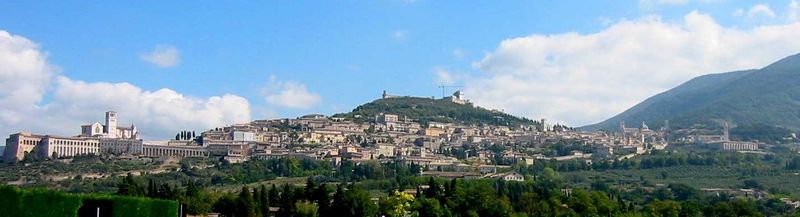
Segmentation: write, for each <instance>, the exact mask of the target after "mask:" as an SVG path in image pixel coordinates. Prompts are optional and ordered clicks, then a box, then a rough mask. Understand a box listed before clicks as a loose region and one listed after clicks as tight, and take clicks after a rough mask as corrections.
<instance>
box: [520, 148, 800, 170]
mask: <svg viewBox="0 0 800 217" xmlns="http://www.w3.org/2000/svg"><path fill="white" fill-rule="evenodd" d="M685 165H690V166H737V165H748V166H751V167H753V166H757V167H762V168H764V169H776V168H777V169H787V170H798V169H800V156H798V155H776V154H768V155H757V154H745V153H738V152H709V153H677V152H670V151H653V153H651V154H650V155H644V156H641V157H637V158H633V159H623V160H608V161H596V162H594V163H589V162H587V161H585V160H569V161H555V160H540V161H536V163H535V164H534V165H533V166H531V167H529V168H528V170H527V171H528V172H529V173H536V172H540V171H542V170H543V169H544V168H553V169H555V170H556V171H559V172H568V171H581V170H601V171H602V170H615V169H652V168H661V167H674V166H685ZM524 171H525V170H523V172H524Z"/></svg>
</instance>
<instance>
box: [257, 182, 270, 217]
mask: <svg viewBox="0 0 800 217" xmlns="http://www.w3.org/2000/svg"><path fill="white" fill-rule="evenodd" d="M259 193H260V194H259V195H258V197H259V201H260V202H261V203H260V204H259V210H261V216H263V217H268V216H269V197H268V196H267V194H268V193H267V186H265V185H261V191H259Z"/></svg>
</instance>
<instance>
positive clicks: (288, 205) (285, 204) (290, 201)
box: [277, 184, 296, 217]
mask: <svg viewBox="0 0 800 217" xmlns="http://www.w3.org/2000/svg"><path fill="white" fill-rule="evenodd" d="M295 202H296V200H295V195H294V190H293V189H292V186H290V185H289V184H284V185H283V191H281V197H280V203H279V205H280V208H279V209H278V215H277V216H278V217H282V216H291V215H292V214H294V213H295V212H294V210H295V205H294V203H295Z"/></svg>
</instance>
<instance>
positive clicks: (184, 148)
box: [3, 92, 758, 180]
mask: <svg viewBox="0 0 800 217" xmlns="http://www.w3.org/2000/svg"><path fill="white" fill-rule="evenodd" d="M382 97H383V98H391V97H396V96H390V95H388V94H386V93H385V92H384V94H383V96H382ZM446 100H450V101H452V102H454V103H468V101H467V100H466V99H463V95H462V93H460V92H456V93H455V94H454V95H453V96H451V97H450V98H447V99H446ZM363 120H365V119H359V120H353V119H349V118H344V117H329V116H325V115H319V114H311V115H305V116H302V117H299V118H293V119H273V120H255V121H251V122H249V123H241V124H234V125H230V126H225V127H222V128H215V129H210V130H206V131H204V132H201V133H200V134H199V135H194V133H193V132H192V133H186V134H184V135H182V136H180V135H179V136H176V138H175V139H172V140H168V141H143V140H142V139H140V137H139V132H138V129H137V128H136V126H135V125H131V126H130V127H119V126H118V124H117V114H116V113H115V112H112V111H109V112H106V114H105V122H104V124H101V123H97V122H96V123H92V124H87V125H83V126H81V133H80V134H79V135H77V136H70V137H63V136H53V135H36V134H31V133H25V132H22V133H16V134H12V135H10V136H9V137H8V139H6V146H7V147H6V148H5V151H4V153H3V160H4V161H20V160H23V159H24V158H26V157H39V158H69V157H73V156H78V155H88V154H94V155H113V156H119V155H126V156H140V157H151V158H161V157H208V158H215V159H220V160H225V161H228V162H232V163H237V162H243V161H246V160H249V159H253V158H259V159H274V158H299V159H309V160H327V161H330V162H331V163H333V164H339V163H341V162H342V161H345V160H347V161H352V162H354V163H363V162H366V161H379V162H387V161H399V162H404V163H407V164H415V165H419V166H421V167H422V168H425V171H424V174H427V175H432V176H460V177H484V176H503V177H502V178H504V179H509V180H519V178H520V177H519V176H517V175H518V174H517V175H514V174H500V173H498V171H497V169H498V168H500V169H503V168H508V167H509V165H512V164H523V165H530V164H533V163H534V161H535V160H536V159H545V160H557V161H562V160H581V161H583V160H585V161H587V162H588V163H591V161H593V160H594V161H596V160H614V159H625V158H630V157H633V156H635V155H640V154H645V153H647V152H648V151H649V150H654V149H664V148H665V147H666V146H667V144H668V143H667V139H666V138H667V133H668V132H669V130H668V127H662V128H661V129H659V130H651V129H649V127H648V126H647V125H646V124H644V123H642V125H641V126H640V127H638V128H628V127H626V125H625V123H620V129H619V132H616V133H610V132H582V131H573V130H570V129H569V128H566V127H560V126H558V125H550V124H548V123H547V121H546V120H544V119H542V120H540V121H537V122H533V123H532V124H530V125H520V126H500V125H491V124H461V123H441V122H426V123H422V122H419V121H417V120H413V119H411V118H409V117H405V116H399V115H396V114H388V113H381V114H377V115H375V116H374V117H370V119H366V120H368V121H363ZM665 126H668V124H665ZM705 137H709V138H711V137H713V136H705ZM705 137H701V136H700V135H693V137H691V138H689V139H693V140H698V141H699V140H701V139H703V138H705ZM720 137H721V138H716V137H714V138H712V139H710V140H711V141H708V142H709V143H713V144H716V143H719V146H720V148H721V149H725V150H751V149H754V148H757V147H758V146H757V145H756V146H755V147H753V146H752V145H751V144H749V143H743V142H732V141H730V140H729V139H728V138H727V137H728V136H727V127H726V128H725V134H724V135H722V136H720ZM563 141H569V142H570V143H572V144H576V143H577V144H580V145H581V146H583V147H588V148H589V149H588V150H592V151H585V150H587V149H583V150H584V151H572V152H570V153H569V154H566V155H564V154H560V155H553V154H552V153H548V152H547V149H546V147H547V146H548V145H551V144H555V143H557V142H563ZM498 146H500V147H503V148H501V149H500V150H498V149H497V148H496V147H498ZM454 150H460V151H461V152H458V153H460V154H458V153H457V152H456V151H454ZM584 152H586V153H584ZM499 174H500V175H499ZM505 175H510V176H509V177H505Z"/></svg>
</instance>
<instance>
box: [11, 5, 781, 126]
mask: <svg viewBox="0 0 800 217" xmlns="http://www.w3.org/2000/svg"><path fill="white" fill-rule="evenodd" d="M226 3H227V4H219V3H218V2H215V1H191V2H190V1H184V2H179V1H175V2H168V3H165V2H164V1H130V2H125V1H97V2H88V1H37V2H32V1H3V2H0V30H3V31H7V32H8V33H10V34H11V35H15V36H19V37H23V38H25V39H27V40H30V41H32V42H33V43H35V44H36V46H34V47H33V48H32V49H34V50H36V51H40V52H42V53H44V54H46V63H47V64H48V65H50V66H53V67H54V68H57V69H56V70H54V71H56V74H57V75H60V76H64V77H67V78H68V79H70V80H72V81H82V82H86V83H90V84H91V83H109V84H118V83H122V82H126V83H129V84H130V85H133V86H135V87H138V88H141V89H142V90H144V91H157V90H159V89H161V88H168V89H170V90H174V91H175V92H177V93H179V94H181V95H184V96H187V97H191V98H196V99H201V100H205V99H206V98H209V97H214V96H221V95H225V94H232V95H236V96H241V97H243V98H245V99H246V100H247V102H248V104H249V107H250V111H249V113H250V115H249V117H250V118H251V119H262V118H267V117H276V116H281V117H295V116H298V115H301V114H306V113H324V114H333V113H337V112H346V111H349V110H350V109H352V108H353V107H355V106H357V105H359V104H362V103H365V102H368V101H371V100H373V99H375V98H377V97H378V96H379V95H380V92H381V91H382V90H384V89H385V90H388V91H390V92H392V93H396V94H401V95H414V96H434V95H435V96H439V95H440V94H441V90H440V89H438V88H437V85H439V84H443V83H444V84H455V85H465V86H466V87H465V89H467V90H469V91H468V96H470V95H475V96H476V99H475V102H476V104H478V105H481V106H485V107H492V108H499V109H506V110H508V111H509V112H511V113H513V114H517V115H522V116H527V117H530V118H539V117H548V118H551V119H554V120H559V121H564V122H566V123H569V124H573V125H581V124H588V123H591V122H596V121H601V120H602V118H599V117H608V116H610V115H611V114H613V113H615V112H620V111H621V110H620V108H626V107H629V106H631V105H632V104H633V103H635V102H637V101H639V100H641V99H643V97H644V96H645V94H642V95H641V96H637V97H634V99H626V101H624V102H620V103H617V104H614V105H612V106H609V107H612V108H613V109H610V110H603V111H597V112H596V113H597V114H594V113H592V115H590V116H587V117H585V118H574V119H573V118H570V117H567V116H564V115H563V114H559V113H554V112H551V111H538V110H533V111H531V110H530V109H528V108H530V107H557V106H558V105H555V104H553V105H548V104H546V103H545V104H543V103H542V102H532V103H535V104H524V103H523V104H519V103H517V104H514V103H505V102H497V101H492V100H489V99H490V98H497V97H496V96H491V95H485V94H483V92H491V91H493V90H494V89H493V88H492V86H491V85H489V83H491V81H492V79H493V78H499V76H498V75H499V74H502V73H503V72H497V71H493V70H492V69H493V68H491V67H489V66H487V65H493V66H494V65H497V64H501V63H503V62H502V61H495V62H491V63H489V62H484V63H485V64H481V61H484V60H486V61H489V60H493V59H488V60H487V58H488V57H489V56H490V55H495V56H499V55H498V54H500V53H502V52H504V51H502V50H501V49H500V48H499V46H501V43H503V41H504V40H508V39H514V38H523V37H528V36H535V35H538V36H545V37H546V36H553V35H560V34H566V33H576V34H577V35H591V34H595V33H599V32H603V31H606V30H609V29H613V28H611V27H614V26H621V27H619V28H624V27H622V26H623V25H617V24H620V23H624V22H626V21H633V22H639V21H641V22H644V23H647V22H651V21H652V20H657V21H652V22H658V23H663V24H675V25H682V24H681V23H684V20H686V19H687V16H688V14H691V13H692V12H693V11H696V12H697V13H701V14H702V15H704V16H708V17H710V18H711V19H713V21H714V22H715V23H717V24H718V25H720V26H722V27H724V28H727V29H732V30H741V31H744V32H748V31H749V30H752V29H755V28H758V27H760V26H777V25H788V24H790V23H794V22H796V16H795V17H791V6H790V4H791V3H792V1H786V0H780V1H724V0H705V1H695V0H651V1H647V0H644V1H432V0H415V1H411V0H405V1H403V0H397V1H391V0H385V1H253V2H234V1H230V2H226ZM757 5H764V6H767V7H768V9H769V11H764V10H762V9H763V8H761V9H755V8H756V7H755V6H757ZM750 12H753V13H752V14H751V13H750ZM769 12H772V13H773V14H770V13H769ZM751 15H752V16H751ZM653 17H656V18H653ZM687 29H689V28H687ZM156 47H163V48H169V49H174V51H176V58H177V60H176V61H172V62H169V63H166V66H158V65H157V64H153V63H151V62H148V61H146V60H145V59H146V58H144V56H146V55H147V54H150V53H151V52H153V51H154V49H156ZM786 52H789V51H783V50H782V53H780V54H776V55H774V56H779V55H784V54H785V53H786ZM630 61H636V60H630ZM766 61H767V60H763V61H757V62H755V63H753V65H752V66H753V67H756V66H759V65H763V64H764V63H766ZM568 64H577V65H580V64H582V63H581V62H577V61H575V62H568ZM747 66H750V65H747ZM700 69H702V70H709V71H703V72H697V73H711V72H719V71H713V70H717V68H700ZM723 69H727V68H723ZM720 70H722V69H720ZM512 71H513V70H512ZM528 71H538V69H530V70H528ZM440 72H441V73H440ZM443 73H444V74H443ZM643 73H644V72H643ZM443 75H446V76H447V77H448V79H445V80H446V81H443V80H442V78H441V77H442V76H443ZM691 75H692V76H694V75H697V74H691ZM529 77H537V75H526V76H523V77H522V78H521V80H525V79H526V78H529ZM688 78H690V77H687V76H677V77H676V78H675V79H673V80H686V79H688ZM53 80H55V79H53ZM518 80H519V79H518ZM667 80H670V79H667ZM626 82H630V83H634V82H637V81H635V80H631V81H626ZM532 84H537V83H536V82H532ZM576 85H580V84H576ZM674 85H676V81H669V82H666V83H663V84H662V83H659V84H657V85H654V86H656V87H655V88H653V89H652V90H649V89H648V90H647V91H644V92H646V94H651V93H657V92H659V91H663V90H665V88H668V87H669V86H674ZM55 86H58V85H55ZM289 86H292V87H298V88H297V89H296V90H300V91H299V92H300V93H299V94H311V95H315V96H316V97H310V98H305V99H307V100H305V101H302V102H300V103H308V104H310V105H309V106H297V104H291V103H289V104H285V103H281V102H278V101H279V100H285V99H286V98H280V97H277V98H273V100H272V101H270V100H267V99H266V98H267V95H270V94H273V95H274V94H276V93H279V92H280V91H281V90H284V89H287V88H288V87H289ZM56 88H57V87H56ZM481 88H484V89H481ZM485 88H489V89H485ZM592 90H593V89H592V88H589V89H588V92H592ZM598 92H600V91H599V90H598ZM57 93H60V92H58V91H57V90H45V91H44V96H43V97H44V99H43V100H41V101H38V102H36V104H37V105H38V106H41V107H47V106H45V105H47V104H48V103H50V102H51V101H56V100H55V99H53V98H54V97H57V96H54V95H57ZM290 93H297V92H296V91H295V92H291V91H290ZM290 93H288V94H290ZM516 93H519V94H521V95H520V96H519V98H520V99H522V100H518V101H525V100H524V99H525V97H535V96H536V93H530V92H525V91H524V90H523V91H518V92H516ZM289 96H290V95H289ZM301 98H302V97H301ZM482 98H483V100H482ZM556 101H558V100H556ZM561 101H563V100H561ZM59 104H64V103H59ZM286 105H289V106H286ZM591 106H596V107H601V106H604V105H597V104H593V105H591ZM112 107H113V106H112ZM578 107H580V106H578ZM96 109H97V110H103V109H106V108H96ZM109 109H111V108H109ZM24 114H31V113H24ZM96 116H98V117H101V116H102V115H100V114H98V115H96ZM549 116H554V117H549ZM573 116H580V114H574V115H573ZM80 117H81V118H84V117H85V116H80ZM121 117H124V114H121ZM137 118H143V117H137ZM86 121H92V120H86ZM86 121H85V122H86ZM133 121H137V122H148V121H147V120H133ZM6 123H7V126H11V124H10V123H9V122H8V121H7V122H6ZM187 126H188V125H187ZM32 128H34V129H37V127H32ZM14 130H23V129H14Z"/></svg>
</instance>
